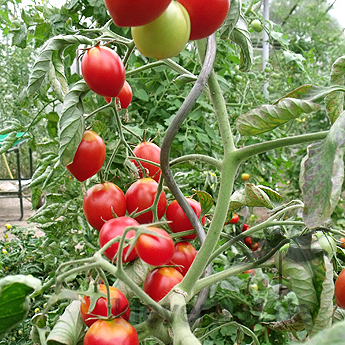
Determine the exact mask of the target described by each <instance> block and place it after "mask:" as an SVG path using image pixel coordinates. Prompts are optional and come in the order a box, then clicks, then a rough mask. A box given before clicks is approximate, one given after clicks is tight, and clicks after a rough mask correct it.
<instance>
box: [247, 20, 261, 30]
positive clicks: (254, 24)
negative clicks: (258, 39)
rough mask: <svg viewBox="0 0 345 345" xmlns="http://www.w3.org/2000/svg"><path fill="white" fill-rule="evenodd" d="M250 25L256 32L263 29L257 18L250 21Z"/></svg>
mask: <svg viewBox="0 0 345 345" xmlns="http://www.w3.org/2000/svg"><path fill="white" fill-rule="evenodd" d="M250 26H251V27H252V28H253V29H254V30H255V31H256V32H261V31H262V30H263V29H264V28H263V26H262V24H261V22H260V20H259V19H254V20H253V21H252V22H251V23H250Z"/></svg>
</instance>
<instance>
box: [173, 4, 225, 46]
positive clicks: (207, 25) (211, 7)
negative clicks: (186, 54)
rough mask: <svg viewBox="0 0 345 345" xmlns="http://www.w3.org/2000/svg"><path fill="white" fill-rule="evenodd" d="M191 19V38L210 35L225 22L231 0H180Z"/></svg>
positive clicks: (195, 38) (197, 38) (196, 38)
mask: <svg viewBox="0 0 345 345" xmlns="http://www.w3.org/2000/svg"><path fill="white" fill-rule="evenodd" d="M178 2H179V3H180V4H181V5H182V6H184V7H185V8H186V10H187V12H188V14H189V17H190V21H191V33H190V37H189V39H190V40H199V39H202V38H205V37H207V36H210V35H211V34H213V33H214V32H215V31H217V29H218V28H219V27H220V26H221V25H222V24H223V22H224V20H225V18H226V16H227V14H228V12H229V8H230V1H229V0H202V1H200V0H179V1H178Z"/></svg>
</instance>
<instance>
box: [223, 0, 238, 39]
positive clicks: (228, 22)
mask: <svg viewBox="0 0 345 345" xmlns="http://www.w3.org/2000/svg"><path fill="white" fill-rule="evenodd" d="M240 13H241V3H240V1H239V0H232V1H231V2H230V9H229V12H228V15H227V17H226V18H225V21H224V23H223V25H222V26H221V28H220V29H219V33H220V36H221V37H222V38H229V37H230V34H231V33H232V31H233V29H234V27H235V26H236V23H237V22H238V20H239V18H240Z"/></svg>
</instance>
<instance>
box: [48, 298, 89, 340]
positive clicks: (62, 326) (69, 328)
mask: <svg viewBox="0 0 345 345" xmlns="http://www.w3.org/2000/svg"><path fill="white" fill-rule="evenodd" d="M80 304H81V302H80V301H73V302H72V303H71V304H70V305H69V306H68V307H67V308H66V310H65V312H64V313H63V314H62V316H61V317H60V318H59V320H58V322H57V323H56V325H55V326H54V328H53V329H52V331H51V333H50V334H49V336H48V339H47V344H48V345H56V344H62V345H78V344H80V343H81V344H82V339H83V337H84V333H85V331H84V330H85V327H86V326H85V324H84V322H83V319H82V318H81V316H80Z"/></svg>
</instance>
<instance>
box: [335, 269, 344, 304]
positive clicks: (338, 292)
mask: <svg viewBox="0 0 345 345" xmlns="http://www.w3.org/2000/svg"><path fill="white" fill-rule="evenodd" d="M334 295H335V301H336V302H337V305H338V306H339V307H340V308H345V269H343V270H342V271H341V272H340V274H339V276H338V278H337V280H336V281H335V286H334Z"/></svg>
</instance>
